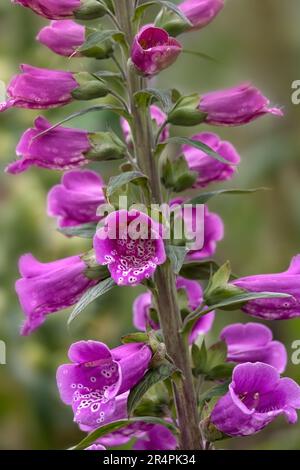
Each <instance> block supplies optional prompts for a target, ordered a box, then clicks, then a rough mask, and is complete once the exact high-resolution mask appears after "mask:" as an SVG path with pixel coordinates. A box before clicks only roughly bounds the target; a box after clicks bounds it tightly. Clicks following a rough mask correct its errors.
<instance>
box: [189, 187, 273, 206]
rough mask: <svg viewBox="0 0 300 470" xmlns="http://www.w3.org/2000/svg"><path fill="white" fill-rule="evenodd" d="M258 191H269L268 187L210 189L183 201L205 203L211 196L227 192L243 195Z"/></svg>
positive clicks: (195, 203)
mask: <svg viewBox="0 0 300 470" xmlns="http://www.w3.org/2000/svg"><path fill="white" fill-rule="evenodd" d="M258 191H269V188H254V189H219V190H218V191H210V192H207V193H201V194H199V196H196V197H194V198H193V199H190V200H189V201H187V202H185V204H193V205H197V204H205V203H206V202H207V201H209V200H210V199H212V198H213V197H216V196H220V195H221V194H226V195H227V194H228V195H233V196H234V195H244V194H253V193H257V192H258Z"/></svg>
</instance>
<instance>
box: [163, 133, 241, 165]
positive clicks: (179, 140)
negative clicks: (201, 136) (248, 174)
mask: <svg viewBox="0 0 300 470" xmlns="http://www.w3.org/2000/svg"><path fill="white" fill-rule="evenodd" d="M164 143H166V144H180V145H189V146H191V147H195V148H197V149H199V150H202V151H203V152H205V153H207V155H209V156H211V157H213V158H215V159H216V160H218V161H219V162H222V163H225V164H226V165H230V166H236V164H234V163H231V162H229V161H228V160H226V159H225V158H223V157H221V155H219V154H218V153H217V152H215V151H214V150H213V149H212V148H210V147H209V146H208V145H206V144H204V143H203V142H199V141H198V140H193V139H189V138H188V137H178V136H177V137H170V138H169V139H167V140H166V141H165V142H164Z"/></svg>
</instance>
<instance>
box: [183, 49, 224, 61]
mask: <svg viewBox="0 0 300 470" xmlns="http://www.w3.org/2000/svg"><path fill="white" fill-rule="evenodd" d="M182 52H183V53H184V54H190V55H194V56H196V57H199V59H204V60H209V61H210V62H214V63H215V64H218V63H219V61H218V60H217V59H215V58H214V57H212V56H210V55H208V54H205V52H198V51H191V50H190V49H182Z"/></svg>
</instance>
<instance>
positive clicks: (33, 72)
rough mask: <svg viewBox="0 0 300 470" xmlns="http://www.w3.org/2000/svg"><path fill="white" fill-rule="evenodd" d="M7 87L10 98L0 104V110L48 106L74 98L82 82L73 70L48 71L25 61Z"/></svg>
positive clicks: (53, 106)
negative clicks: (77, 79) (73, 95)
mask: <svg viewBox="0 0 300 470" xmlns="http://www.w3.org/2000/svg"><path fill="white" fill-rule="evenodd" d="M20 68H21V72H22V73H21V74H20V75H15V76H14V77H13V78H12V79H11V81H10V83H9V85H8V88H7V94H8V99H7V101H5V102H3V103H0V112H1V111H6V110H7V109H8V108H12V107H15V108H27V109H49V108H56V107H58V106H64V105H66V104H68V103H69V102H70V101H72V99H73V98H72V94H71V93H72V91H74V90H75V89H76V88H78V87H79V84H78V83H77V81H76V80H75V78H74V75H73V74H72V73H71V72H64V71H61V70H49V69H42V68H38V67H33V66H32V65H26V64H22V65H21V66H20Z"/></svg>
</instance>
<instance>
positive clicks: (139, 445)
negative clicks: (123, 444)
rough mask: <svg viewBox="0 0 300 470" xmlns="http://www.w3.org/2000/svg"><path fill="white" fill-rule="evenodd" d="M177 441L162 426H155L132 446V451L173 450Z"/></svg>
mask: <svg viewBox="0 0 300 470" xmlns="http://www.w3.org/2000/svg"><path fill="white" fill-rule="evenodd" d="M176 447H177V440H176V438H175V436H174V434H172V432H171V431H170V430H169V429H168V428H166V427H165V426H163V425H162V424H155V425H154V426H152V428H151V429H149V431H148V432H146V433H144V435H142V436H141V437H139V438H138V439H137V440H136V442H135V444H134V446H133V449H134V450H175V449H176Z"/></svg>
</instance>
